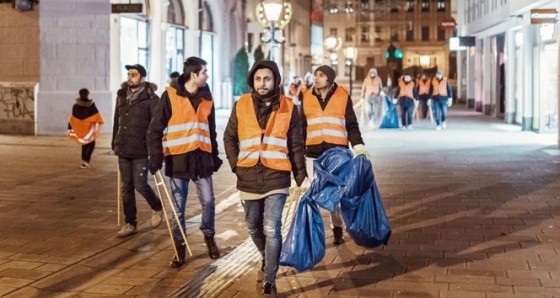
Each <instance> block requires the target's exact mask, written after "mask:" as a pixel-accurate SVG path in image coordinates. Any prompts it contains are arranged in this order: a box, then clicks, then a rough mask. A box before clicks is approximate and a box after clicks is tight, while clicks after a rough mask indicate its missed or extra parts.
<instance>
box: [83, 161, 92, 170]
mask: <svg viewBox="0 0 560 298" xmlns="http://www.w3.org/2000/svg"><path fill="white" fill-rule="evenodd" d="M80 168H82V169H93V168H92V167H91V165H90V164H89V162H87V161H83V160H82V165H81V166H80Z"/></svg>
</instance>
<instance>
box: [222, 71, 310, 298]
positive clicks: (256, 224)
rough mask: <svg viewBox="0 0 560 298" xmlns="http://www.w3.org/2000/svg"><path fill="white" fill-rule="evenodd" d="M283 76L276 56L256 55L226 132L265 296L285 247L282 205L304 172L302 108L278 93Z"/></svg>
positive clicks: (271, 292)
mask: <svg viewBox="0 0 560 298" xmlns="http://www.w3.org/2000/svg"><path fill="white" fill-rule="evenodd" d="M280 82H281V77H280V73H279V71H278V66H277V65H276V63H274V62H273V61H258V62H256V63H255V64H254V65H253V68H252V69H251V71H250V72H249V77H248V78H247V84H248V85H249V86H250V87H251V89H252V93H251V94H243V95H242V96H241V97H240V98H239V100H238V101H237V102H236V103H235V105H234V106H233V110H232V112H231V116H230V118H229V122H228V124H227V127H226V130H225V132H224V146H225V151H226V156H227V158H228V160H229V164H230V166H231V169H232V171H233V172H234V173H235V174H236V175H237V189H239V194H240V197H241V201H242V204H243V207H244V209H245V221H246V223H247V228H248V229H249V235H251V238H252V239H253V242H254V243H255V245H256V247H257V249H258V250H259V252H260V253H261V255H262V256H263V261H262V266H261V270H259V271H258V272H257V274H258V275H257V281H262V280H263V279H264V284H263V294H264V296H265V297H276V285H275V281H276V273H277V272H278V259H279V258H280V251H281V248H282V235H281V233H280V232H281V231H280V229H281V227H282V210H283V209H284V204H285V203H286V198H287V196H288V194H289V187H290V184H291V178H290V172H292V173H293V175H294V178H295V180H296V184H297V186H298V187H299V186H300V185H301V184H302V183H303V181H304V180H305V177H306V171H305V157H304V145H303V137H302V135H301V123H300V119H299V115H298V109H297V108H296V107H295V105H294V104H293V102H292V100H291V99H290V98H288V97H285V96H282V95H280Z"/></svg>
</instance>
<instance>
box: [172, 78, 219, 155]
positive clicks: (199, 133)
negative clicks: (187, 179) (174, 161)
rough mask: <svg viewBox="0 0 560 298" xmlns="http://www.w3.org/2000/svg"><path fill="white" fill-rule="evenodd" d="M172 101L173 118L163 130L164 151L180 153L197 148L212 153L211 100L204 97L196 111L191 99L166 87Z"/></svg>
mask: <svg viewBox="0 0 560 298" xmlns="http://www.w3.org/2000/svg"><path fill="white" fill-rule="evenodd" d="M165 89H166V90H167V95H168V96H169V101H170V102H171V111H172V114H171V118H170V119H169V122H168V123H167V127H166V128H165V129H164V130H163V153H164V154H165V155H178V154H183V153H186V152H191V151H194V150H196V149H199V148H200V149H201V150H202V151H205V152H208V153H211V152H212V141H211V139H210V125H209V123H208V116H209V115H210V113H211V112H212V105H213V104H214V103H213V102H212V101H210V100H206V99H202V101H201V102H200V104H199V105H198V109H197V110H196V111H195V110H194V108H193V106H192V104H191V101H190V100H189V99H188V98H186V97H182V96H179V95H177V90H176V89H175V88H172V87H167V88H165Z"/></svg>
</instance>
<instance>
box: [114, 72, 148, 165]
mask: <svg viewBox="0 0 560 298" xmlns="http://www.w3.org/2000/svg"><path fill="white" fill-rule="evenodd" d="M145 84H146V85H145V86H146V87H145V88H144V90H143V91H142V93H141V94H140V95H138V97H137V98H136V99H134V100H132V101H131V102H129V101H128V100H127V99H126V92H127V89H128V86H127V84H126V82H125V83H123V84H122V85H121V89H120V90H119V91H118V92H117V104H116V108H115V117H114V119H113V139H112V141H111V148H113V151H115V154H116V155H118V156H120V157H123V158H130V159H137V158H148V143H147V134H148V126H149V125H150V121H151V120H152V116H153V115H154V112H155V109H156V105H157V103H158V101H159V97H158V96H157V95H156V94H155V93H154V91H156V90H157V85H156V84H153V83H148V82H146V83H145Z"/></svg>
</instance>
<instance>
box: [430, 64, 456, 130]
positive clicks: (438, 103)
mask: <svg viewBox="0 0 560 298" xmlns="http://www.w3.org/2000/svg"><path fill="white" fill-rule="evenodd" d="M430 93H431V94H432V109H433V113H434V118H435V120H436V130H442V129H446V128H447V123H446V121H447V107H448V106H450V105H451V104H452V102H453V90H452V89H451V84H450V83H449V80H448V79H447V77H444V76H443V71H441V70H438V71H437V72H436V76H435V77H434V78H432V87H431V89H430Z"/></svg>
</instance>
